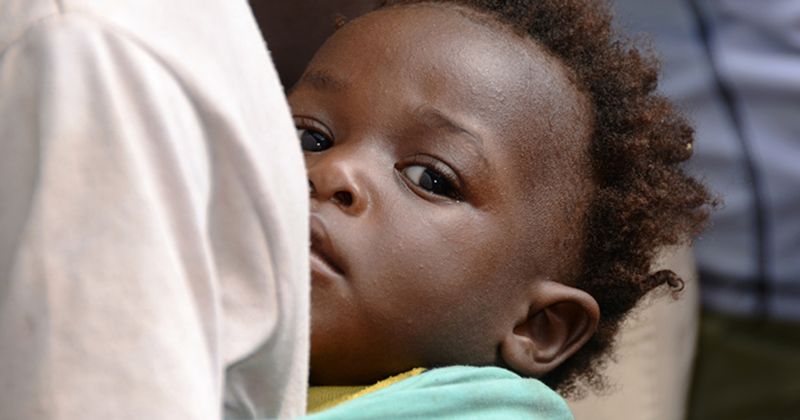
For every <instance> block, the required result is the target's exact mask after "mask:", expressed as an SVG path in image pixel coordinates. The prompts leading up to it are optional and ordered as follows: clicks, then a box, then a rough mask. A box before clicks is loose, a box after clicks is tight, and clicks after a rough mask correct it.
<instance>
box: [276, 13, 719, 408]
mask: <svg viewBox="0 0 800 420" xmlns="http://www.w3.org/2000/svg"><path fill="white" fill-rule="evenodd" d="M609 22H610V17H609V14H608V12H607V10H606V9H605V8H604V7H603V6H601V5H597V2H596V1H592V0H572V1H567V0H560V1H555V0H546V1H533V0H530V1H524V0H516V1H513V0H510V1H500V0H494V1H492V0H484V1H481V0H458V1H456V0H451V1H446V0H445V1H429V0H428V1H413V0H412V1H390V2H389V4H387V5H385V6H384V7H382V8H381V9H379V10H378V11H375V12H372V13H370V14H367V15H365V16H363V17H361V18H359V19H357V20H355V21H353V22H351V23H349V24H347V25H345V26H344V27H343V28H341V29H339V30H338V31H337V32H336V33H335V34H334V35H333V36H332V37H331V38H330V39H329V40H328V41H327V42H326V43H325V45H324V46H323V47H322V48H321V49H320V51H319V52H318V53H317V54H316V56H315V57H314V59H313V60H312V62H311V63H310V64H309V66H308V68H307V69H306V71H305V73H304V75H303V77H302V78H301V80H300V81H299V82H298V83H297V84H296V85H295V86H294V88H293V89H292V91H291V93H290V96H289V101H290V105H291V108H292V111H293V114H294V119H295V123H296V125H297V127H298V130H299V134H300V138H301V142H302V147H303V149H304V151H305V159H306V164H307V168H308V181H309V188H310V191H311V208H312V215H311V231H312V257H311V267H312V340H311V342H312V345H311V347H312V348H311V379H310V380H311V383H312V385H336V386H340V388H338V389H347V390H350V391H355V390H357V389H358V387H355V388H341V386H345V385H349V386H364V385H369V384H372V383H375V382H377V381H380V380H382V379H385V378H387V377H390V376H392V375H397V374H400V373H403V372H407V371H410V373H407V374H405V375H404V376H401V377H400V378H399V380H398V379H397V378H395V379H392V380H390V381H389V382H386V383H384V385H386V384H391V385H389V386H384V385H379V386H378V387H373V388H370V389H367V390H366V392H361V393H360V394H357V395H358V396H359V397H358V398H353V396H347V395H344V397H342V395H341V394H346V392H343V393H338V394H337V393H336V392H335V391H334V388H325V389H326V390H327V391H326V392H327V393H328V399H327V401H326V404H327V406H331V405H334V404H335V400H337V398H338V399H340V400H342V399H343V400H350V401H349V402H347V403H344V404H341V405H338V406H336V407H334V408H332V409H330V410H328V411H323V412H322V413H320V414H318V415H320V416H323V417H325V416H326V415H328V416H332V417H336V416H339V417H341V418H356V417H360V416H361V417H370V416H379V417H386V416H391V417H440V416H443V415H446V416H452V417H458V416H475V415H482V416H487V417H491V418H497V417H502V416H503V415H506V416H509V417H511V418H516V417H518V416H521V415H525V416H528V417H529V418H531V417H532V418H537V417H536V416H537V415H538V416H540V417H541V418H570V415H569V411H568V409H567V408H566V406H565V405H564V403H563V400H561V399H560V398H559V397H558V396H557V395H556V394H555V393H554V392H552V391H549V389H548V388H547V387H545V385H543V384H546V385H547V386H549V387H551V388H554V389H558V390H560V391H562V393H570V392H575V391H576V390H577V389H578V387H579V385H580V384H581V383H583V382H585V383H589V384H592V383H597V382H598V378H599V377H598V373H597V363H598V360H601V356H603V355H604V354H605V353H606V352H607V351H608V349H609V346H610V344H611V343H612V341H613V337H614V334H615V332H616V330H617V327H618V325H619V323H620V321H621V320H622V319H623V318H624V316H625V315H626V313H627V312H628V311H629V310H630V309H631V308H633V306H634V305H635V304H636V303H637V302H638V301H639V299H640V298H641V297H642V296H643V295H645V294H646V293H647V292H648V291H650V290H652V289H654V288H656V287H658V286H660V285H662V284H670V285H671V286H673V287H680V279H678V278H677V277H676V275H675V274H673V273H672V272H669V271H659V272H655V273H654V272H651V269H650V268H651V263H652V260H653V256H654V254H655V253H656V252H657V251H658V250H659V249H661V248H662V247H664V246H667V245H671V244H675V243H679V242H681V241H683V240H686V238H688V237H690V236H691V235H694V234H696V233H697V232H698V231H699V229H700V227H701V225H702V223H703V221H704V220H705V218H706V213H707V212H706V211H705V209H706V206H705V205H706V204H707V203H708V202H709V197H708V194H707V193H706V190H705V189H704V188H703V186H702V185H700V184H699V183H698V182H696V181H695V180H693V179H692V178H690V177H688V176H687V175H685V174H684V173H683V172H682V169H681V164H682V162H684V161H686V160H687V159H688V158H689V156H690V155H691V149H692V130H691V128H690V127H689V126H688V125H687V124H686V123H685V122H684V121H683V120H682V119H681V118H680V117H679V116H677V115H676V113H675V112H674V111H673V109H672V107H671V106H670V104H669V103H668V101H667V100H666V99H664V98H663V97H661V96H658V95H657V94H655V93H654V89H655V85H656V75H657V70H656V68H655V66H654V64H652V62H651V60H649V59H648V58H646V57H642V56H641V55H640V54H639V53H638V52H637V51H635V50H633V49H631V48H630V47H628V46H627V45H626V44H625V43H624V42H622V41H620V40H619V39H618V38H617V37H616V36H615V34H613V33H612V31H611V29H610V23H609ZM448 366H450V367H449V368H443V369H433V368H440V367H448ZM466 366H472V367H471V368H467V367H466ZM414 368H424V369H428V370H427V371H425V372H424V373H421V374H420V373H419V372H421V371H422V369H417V370H412V369H414ZM448 386H449V388H448ZM348 392H349V391H348ZM334 397H335V398H334ZM370 410H372V411H370ZM381 410H384V411H381ZM386 410H388V411H386Z"/></svg>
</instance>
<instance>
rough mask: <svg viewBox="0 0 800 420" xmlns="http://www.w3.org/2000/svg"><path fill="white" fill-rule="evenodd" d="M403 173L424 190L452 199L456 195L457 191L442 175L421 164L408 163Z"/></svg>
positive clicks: (455, 197)
mask: <svg viewBox="0 0 800 420" xmlns="http://www.w3.org/2000/svg"><path fill="white" fill-rule="evenodd" d="M403 175H405V176H406V177H407V178H408V179H409V180H410V181H411V182H413V183H414V184H415V185H417V186H419V187H420V188H422V189H423V190H425V191H428V192H430V193H433V194H436V195H442V196H445V197H450V198H453V199H457V197H458V192H457V191H456V189H455V187H453V184H452V183H451V182H450V181H448V180H447V178H445V177H444V176H443V175H441V174H440V173H438V172H436V171H434V170H432V169H430V168H426V167H425V166H421V165H410V166H407V167H405V168H404V169H403Z"/></svg>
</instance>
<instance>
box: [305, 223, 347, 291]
mask: <svg viewBox="0 0 800 420" xmlns="http://www.w3.org/2000/svg"><path fill="white" fill-rule="evenodd" d="M310 228H311V253H310V260H311V272H312V277H315V275H316V274H321V275H322V276H324V277H332V276H334V277H344V270H343V269H342V265H341V263H340V261H341V259H339V257H338V255H337V254H336V252H335V249H334V247H333V245H332V244H331V241H330V237H329V236H328V232H327V230H326V229H325V224H324V223H323V222H322V220H321V219H320V218H319V217H318V216H316V215H312V216H311V218H310Z"/></svg>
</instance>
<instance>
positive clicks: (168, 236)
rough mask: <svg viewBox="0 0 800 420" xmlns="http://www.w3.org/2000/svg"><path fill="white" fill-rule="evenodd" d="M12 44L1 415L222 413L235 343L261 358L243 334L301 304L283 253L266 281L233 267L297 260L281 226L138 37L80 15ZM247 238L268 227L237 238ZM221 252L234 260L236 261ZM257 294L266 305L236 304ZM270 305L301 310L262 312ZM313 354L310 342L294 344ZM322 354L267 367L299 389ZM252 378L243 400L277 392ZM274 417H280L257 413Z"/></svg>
mask: <svg viewBox="0 0 800 420" xmlns="http://www.w3.org/2000/svg"><path fill="white" fill-rule="evenodd" d="M0 47H2V46H0ZM0 54H2V55H0V419H2V420H6V419H9V420H10V419H35V418H41V419H51V420H61V419H65V420H66V419H70V420H71V419H85V420H94V419H98V420H100V419H102V420H107V419H137V420H141V419H148V420H159V419H170V420H175V419H214V418H219V417H220V416H221V415H222V405H223V393H224V392H225V390H224V388H225V386H226V384H225V382H224V375H225V368H226V367H225V365H226V363H233V362H235V360H230V358H231V357H233V356H231V354H232V353H231V352H238V353H237V354H239V355H240V356H242V357H249V359H247V360H253V359H255V360H257V359H259V357H256V356H254V355H256V354H257V353H258V351H257V350H258V349H256V348H253V349H251V350H250V353H247V354H246V349H245V348H244V347H241V346H243V345H244V344H241V345H240V346H239V347H241V348H238V349H236V350H235V351H234V350H226V346H227V345H228V341H230V342H234V343H233V344H232V345H233V346H234V347H235V346H236V345H237V344H236V343H235V342H236V341H237V340H238V342H240V343H245V344H247V345H252V343H255V342H257V341H258V340H256V339H252V338H250V339H243V338H241V335H242V334H247V328H245V327H246V326H247V323H246V321H247V320H248V319H249V320H256V321H258V322H260V323H261V324H259V325H264V326H263V328H260V329H257V330H258V331H256V332H257V333H259V334H263V335H264V336H265V337H269V336H270V334H273V336H274V334H275V332H276V331H278V332H281V331H282V330H281V325H280V323H281V322H283V321H284V320H282V319H279V316H280V312H281V311H283V312H286V311H287V309H286V308H285V307H286V306H287V305H288V306H291V305H290V304H291V296H288V297H287V294H288V293H290V292H291V291H292V290H291V288H288V289H287V288H286V287H283V289H280V288H277V289H276V287H275V286H274V285H273V284H271V283H270V281H273V282H274V281H275V279H273V278H270V277H269V270H270V267H271V265H276V264H277V263H276V262H275V261H269V259H267V260H266V261H263V266H264V268H263V269H261V268H260V267H256V269H255V271H253V272H254V273H260V272H259V271H258V270H262V271H265V272H266V274H263V273H262V274H263V276H264V277H263V278H252V279H249V281H250V283H248V282H239V283H237V279H238V278H237V275H238V274H240V273H237V272H235V270H234V271H233V272H231V271H230V270H228V271H223V270H221V269H220V267H218V265H219V264H226V265H235V264H236V263H237V261H239V262H242V263H244V264H250V265H253V266H255V265H256V264H255V263H253V261H255V260H257V259H258V258H255V257H261V256H262V255H266V256H267V257H269V255H273V256H274V255H278V256H280V255H283V254H281V252H277V253H276V251H274V250H269V247H270V245H271V244H270V243H269V241H268V239H269V238H268V236H269V234H270V232H267V233H266V236H267V237H266V238H265V234H259V231H257V230H255V229H254V228H253V227H254V226H255V227H258V223H269V222H270V220H264V219H265V217H264V216H263V215H259V214H254V213H256V212H257V210H258V209H257V208H256V209H255V210H254V209H253V207H257V206H254V205H252V204H250V203H247V202H245V200H242V199H241V197H242V196H243V195H246V194H247V188H248V185H250V184H253V182H251V181H252V180H246V179H245V180H244V181H242V177H241V176H239V177H237V176H236V172H235V171H234V172H230V171H229V172H227V173H226V172H224V171H225V170H226V169H225V168H224V167H222V166H226V167H235V166H236V163H235V162H234V163H229V164H228V165H221V164H219V165H216V164H215V162H217V163H219V162H223V161H224V159H225V156H219V154H220V153H222V154H224V153H225V147H223V145H221V144H219V143H213V142H214V141H216V140H215V139H213V138H211V139H209V136H213V135H216V134H215V133H214V131H215V129H214V128H213V127H210V126H209V125H208V124H207V123H206V122H204V119H203V118H202V116H201V115H199V113H198V112H199V111H198V107H197V106H196V104H195V103H194V102H195V99H194V98H193V96H192V95H188V94H187V93H186V88H185V87H184V86H182V85H181V83H180V81H179V80H177V79H176V78H175V77H173V76H172V75H171V74H170V72H169V70H168V69H167V68H165V67H164V66H162V65H161V63H159V61H158V60H157V58H154V56H152V55H151V54H149V53H148V52H147V51H146V49H145V48H142V47H140V46H139V45H138V44H137V43H136V42H135V40H131V39H127V38H125V37H124V36H120V35H118V34H115V33H114V31H110V30H108V29H107V28H102V27H101V26H100V25H95V24H93V23H92V21H91V20H88V19H83V18H80V17H74V16H73V17H71V16H69V15H66V16H65V15H62V16H57V17H53V18H48V19H47V20H45V21H42V22H39V23H38V24H36V25H35V26H34V27H32V28H29V29H28V30H27V31H26V32H25V33H24V34H21V36H20V37H19V38H18V39H17V40H16V42H14V43H13V44H11V45H9V46H8V47H6V48H5V49H4V50H2V51H0ZM287 124H288V123H287ZM209 133H211V134H209ZM212 154H214V155H213V156H212ZM279 158H280V156H278V157H277V159H279ZM215 165H216V166H220V167H222V168H221V169H219V168H216V167H214V166H215ZM300 168H302V166H300ZM217 171H218V172H217ZM220 177H222V178H224V179H221V180H220V179H219V178H220ZM245 181H246V182H245ZM300 182H301V185H304V184H303V183H302V181H300ZM241 184H244V185H241ZM304 194H305V193H304ZM213 197H221V198H229V199H231V202H229V203H222V204H220V203H218V202H215V201H214V198H213ZM253 201H259V199H258V197H257V198H256V199H254V200H253ZM262 201H263V200H262ZM226 212H228V213H226ZM237 212H238V213H237ZM212 213H213V214H212ZM297 219H298V220H303V221H305V220H306V218H305V216H302V215H298V216H297ZM221 220H223V221H224V220H228V223H229V224H230V226H218V225H216V223H218V222H220V221H221ZM289 227H291V226H289ZM280 229H281V227H273V230H277V231H278V232H279V233H281V232H282V231H281V230H280ZM243 230H249V231H250V235H251V236H250V237H247V238H249V239H247V240H245V241H239V242H237V238H236V237H233V236H232V235H234V234H236V233H237V232H240V231H243ZM272 233H274V232H272ZM284 233H285V232H284ZM282 234H283V233H282ZM225 235H231V236H230V237H226V236H225ZM299 235H301V236H302V235H303V231H302V230H301V231H300V232H299ZM245 236H246V235H245ZM253 238H255V239H253ZM306 238H307V237H306ZM303 239H305V238H303ZM226 241H228V242H229V243H230V244H231V249H230V250H228V251H225V246H226ZM248 247H249V248H248ZM251 248H256V252H254V253H252V254H250V255H248V254H247V253H248V252H249V251H251V250H252V249H251ZM220 252H228V253H229V254H231V255H229V256H225V255H223V256H220V258H219V259H224V260H225V261H222V262H220V261H218V258H215V255H216V254H219V253H220ZM237 252H240V253H242V255H241V256H238V257H237V256H236V255H234V254H235V253H237ZM215 253H216V254H215ZM301 267H302V266H301ZM273 271H274V270H273ZM290 274H293V273H290ZM299 290H300V291H301V292H302V291H303V290H305V291H307V287H306V288H305V289H303V288H302V287H300V288H299ZM257 293H266V294H267V295H268V296H267V297H268V298H271V300H270V299H264V300H265V301H266V303H264V302H262V300H261V299H260V295H258V294H257ZM245 295H246V296H245ZM241 296H245V298H243V299H244V300H245V302H244V303H245V305H242V306H243V307H244V308H245V309H246V310H249V312H245V313H243V314H236V313H234V312H235V310H236V308H237V307H239V306H240V305H239V302H238V301H237V299H238V298H239V297H241ZM281 299H283V300H281ZM287 299H288V301H287ZM248 302H251V304H249V305H248V304H247V303H248ZM287 302H288V304H287ZM300 302H301V304H300V305H299V310H300V311H303V310H307V304H306V305H305V306H304V305H303V304H302V302H303V300H302V299H300ZM264 305H283V307H280V308H277V309H276V308H271V309H270V308H268V310H267V311H266V312H265V311H261V312H259V309H263V307H264ZM294 309H295V308H289V309H288V311H289V312H291V311H292V310H294ZM237 317H238V318H241V319H244V321H242V322H241V323H239V324H235V322H236V321H238V320H239V319H238V318H237ZM290 318H291V317H290ZM301 318H302V317H301ZM226 320H232V321H231V322H228V321H226ZM256 321H253V322H254V323H255V322H256ZM289 321H292V319H289ZM302 321H303V320H302V319H301V320H300V321H298V322H299V324H297V323H296V324H289V327H291V326H292V325H300V327H303V322H302ZM306 321H307V319H306ZM276 325H277V326H276ZM283 328H284V329H286V327H285V326H284V327H283ZM306 328H307V326H306ZM239 331H241V334H239V335H238V336H237V333H238V332H239ZM304 332H305V330H303V329H302V328H299V329H298V331H297V333H296V334H295V333H293V332H292V331H291V330H290V331H288V332H287V331H283V332H282V333H281V334H283V336H284V337H283V338H282V339H286V340H291V339H292V338H293V337H301V336H302V334H303V333H304ZM287 337H288V338H287ZM262 341H266V340H265V339H263V340H262ZM280 345H281V343H280V342H277V343H276V342H274V340H273V341H266V344H263V346H266V347H273V348H274V347H276V346H277V347H280ZM297 349H300V350H297ZM302 350H303V342H302V341H301V342H300V344H297V345H295V346H294V347H291V346H290V347H289V348H288V351H290V352H291V351H298V352H301V353H302ZM306 351H307V349H306ZM279 353H280V352H279ZM290 356H291V355H290ZM263 358H264V357H262V359H263ZM269 358H270V356H269V355H267V356H266V359H269ZM306 360H307V358H304V357H302V356H296V357H288V358H285V360H282V359H278V360H277V362H278V363H275V361H276V360H266V361H265V362H264V363H262V364H261V366H262V368H261V370H260V371H258V369H256V371H257V372H258V373H259V374H260V375H261V377H260V379H259V380H260V381H261V382H266V383H267V384H266V385H265V386H269V385H270V382H269V376H268V375H269V374H270V373H273V374H281V375H283V376H281V377H279V378H278V379H276V381H275V383H277V384H278V385H277V386H276V387H277V389H272V390H271V391H272V392H275V393H280V392H287V388H286V387H287V383H289V382H292V381H289V380H287V379H286V378H285V377H284V376H286V375H288V374H289V373H291V372H290V369H291V371H293V372H295V373H297V372H299V373H300V374H301V375H302V374H303V373H304V372H306V369H307V368H306V367H305V366H301V365H303V364H304V363H305V362H306ZM270 362H271V363H273V365H276V364H277V365H278V366H281V365H283V367H282V368H281V369H282V370H280V369H278V371H277V373H276V372H270V371H269V366H270V364H269V363H270ZM242 363H244V362H242ZM250 363H255V362H252V361H251V362H250ZM264 366H267V367H266V368H264ZM265 374H266V376H264V375H265ZM295 376H297V375H295ZM305 380H306V378H305V377H304V376H303V377H302V378H300V379H299V380H294V381H293V382H292V383H294V385H292V386H294V387H295V388H298V387H299V385H298V384H302V385H304V384H305ZM251 381H252V379H251ZM228 386H229V387H231V388H232V389H236V388H237V386H236V385H235V384H233V385H231V384H228ZM238 388H239V389H240V393H241V394H242V395H243V396H242V395H240V396H239V397H238V398H234V399H233V400H234V401H237V400H238V401H249V400H254V401H256V402H259V401H269V398H265V397H263V396H258V395H257V394H258V393H257V392H256V393H255V394H254V395H256V396H255V397H253V396H248V394H247V392H250V391H246V390H245V391H241V388H242V386H239V387H238ZM289 388H291V386H289ZM264 392H266V391H264ZM262 393H263V392H262ZM301 394H302V391H301ZM301 396H302V395H301ZM278 397H280V395H278ZM276 399H279V398H276V397H273V399H272V400H273V401H274V400H276ZM272 409H273V411H272V412H273V413H275V415H287V414H302V408H299V409H297V408H286V407H272ZM259 410H260V411H261V412H267V413H269V412H270V411H269V410H268V409H264V408H263V407H260V408H258V407H257V408H253V407H248V408H247V409H246V410H243V411H244V412H257V411H259ZM293 410H294V411H293Z"/></svg>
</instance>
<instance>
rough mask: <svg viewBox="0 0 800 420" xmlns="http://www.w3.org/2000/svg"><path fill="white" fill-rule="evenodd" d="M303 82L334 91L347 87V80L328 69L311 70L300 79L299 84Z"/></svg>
mask: <svg viewBox="0 0 800 420" xmlns="http://www.w3.org/2000/svg"><path fill="white" fill-rule="evenodd" d="M302 83H308V84H310V85H311V87H313V88H314V89H316V90H328V91H333V92H341V91H343V90H345V89H346V88H347V82H346V81H344V80H343V79H340V78H338V77H336V76H334V75H333V73H331V72H329V71H327V70H309V71H308V72H307V73H306V74H304V75H303V77H302V78H301V79H300V83H298V84H297V85H298V86H299V85H300V84H302Z"/></svg>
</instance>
